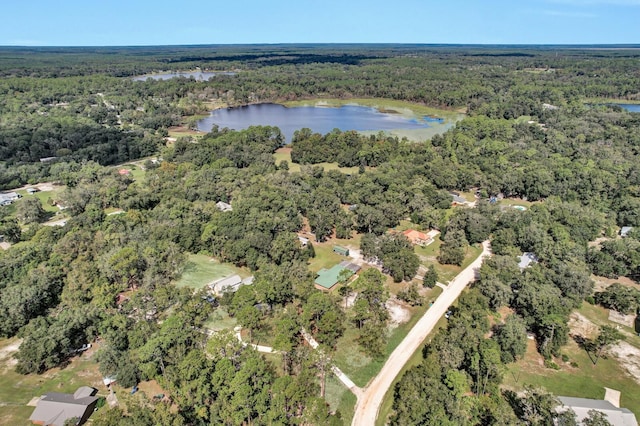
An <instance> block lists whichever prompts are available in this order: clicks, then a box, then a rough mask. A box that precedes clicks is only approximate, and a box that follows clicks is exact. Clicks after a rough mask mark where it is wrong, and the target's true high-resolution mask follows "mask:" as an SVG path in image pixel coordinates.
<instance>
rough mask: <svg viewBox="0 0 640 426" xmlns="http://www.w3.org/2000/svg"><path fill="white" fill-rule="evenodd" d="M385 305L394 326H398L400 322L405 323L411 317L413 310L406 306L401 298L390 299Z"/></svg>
mask: <svg viewBox="0 0 640 426" xmlns="http://www.w3.org/2000/svg"><path fill="white" fill-rule="evenodd" d="M385 306H386V308H387V311H388V312H389V316H390V317H391V318H390V322H391V325H392V327H393V326H396V327H397V326H398V325H399V324H404V323H405V322H407V321H409V320H410V319H411V312H410V311H409V309H407V308H406V307H404V306H403V305H402V302H400V301H399V300H397V299H389V300H387V303H385Z"/></svg>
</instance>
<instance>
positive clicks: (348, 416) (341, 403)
mask: <svg viewBox="0 0 640 426" xmlns="http://www.w3.org/2000/svg"><path fill="white" fill-rule="evenodd" d="M325 400H326V401H327V404H329V407H330V408H331V411H333V412H336V411H340V415H341V417H342V424H343V425H348V424H351V420H352V419H353V413H354V411H353V410H354V408H355V405H356V396H355V395H354V394H352V393H351V391H350V390H348V389H347V388H346V387H344V385H343V384H342V383H341V382H340V381H339V380H338V379H337V378H336V376H334V375H333V374H328V375H327V382H326V389H325Z"/></svg>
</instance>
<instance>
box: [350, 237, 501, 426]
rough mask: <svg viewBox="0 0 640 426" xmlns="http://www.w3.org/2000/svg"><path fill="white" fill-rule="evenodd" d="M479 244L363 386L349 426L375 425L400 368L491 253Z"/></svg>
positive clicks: (487, 243)
mask: <svg viewBox="0 0 640 426" xmlns="http://www.w3.org/2000/svg"><path fill="white" fill-rule="evenodd" d="M482 247H483V250H482V254H481V255H480V256H479V257H478V258H477V259H476V260H475V261H474V262H473V263H472V264H471V265H469V266H468V267H466V268H465V269H463V270H462V271H461V272H460V273H459V274H458V276H456V277H455V278H454V279H453V281H451V282H450V283H449V285H448V286H447V288H445V289H444V291H443V292H442V294H441V295H440V296H439V297H438V298H437V299H436V301H435V302H434V303H433V306H431V307H430V308H429V309H428V310H427V312H426V313H425V314H424V315H423V317H422V318H420V320H419V321H418V322H417V323H416V325H415V326H414V327H413V328H412V329H411V331H410V332H409V334H407V336H406V337H405V338H404V340H403V341H402V342H400V344H399V345H398V347H397V348H396V349H395V350H394V351H393V352H392V353H391V355H390V356H389V359H388V360H387V362H386V363H385V364H384V366H383V367H382V370H380V373H378V375H377V376H376V377H375V378H374V379H373V380H372V381H371V382H370V383H369V385H368V386H367V387H366V388H365V389H364V392H363V393H362V394H361V396H360V397H359V398H358V402H357V403H356V408H355V415H354V417H353V422H352V423H351V424H352V426H372V425H374V424H375V421H376V417H377V416H378V410H379V409H380V405H381V404H382V400H383V398H384V396H385V394H386V393H387V391H388V390H389V388H390V387H391V384H392V383H393V381H394V380H395V378H396V377H397V376H398V374H399V373H400V370H401V369H402V367H403V366H404V365H405V364H406V363H407V361H408V360H409V358H411V356H412V355H413V353H414V352H415V351H416V350H417V349H418V347H419V346H420V345H421V344H422V342H423V341H424V340H425V339H426V338H427V336H428V335H429V333H431V330H433V328H434V327H435V325H436V323H437V322H438V320H439V319H440V318H441V317H442V316H443V315H444V314H445V312H446V311H447V309H448V308H449V306H451V305H452V304H453V302H454V301H455V300H456V299H457V298H458V297H459V296H460V293H462V290H464V288H465V287H466V286H467V284H469V283H470V282H471V281H474V280H475V273H476V269H477V268H479V267H480V265H482V261H483V258H484V257H485V256H490V255H491V251H490V246H489V242H488V241H485V242H484V243H482Z"/></svg>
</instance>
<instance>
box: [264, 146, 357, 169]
mask: <svg viewBox="0 0 640 426" xmlns="http://www.w3.org/2000/svg"><path fill="white" fill-rule="evenodd" d="M273 159H274V161H275V163H276V165H279V164H280V162H282V161H286V162H287V163H289V171H290V172H293V173H298V172H300V171H301V170H302V166H301V165H300V164H297V163H294V162H292V161H291V148H289V147H284V148H279V149H278V150H276V152H275V153H274V154H273ZM310 166H314V167H315V166H320V167H322V168H323V169H324V171H325V172H328V171H329V170H339V171H340V172H342V173H345V174H350V175H353V174H357V173H358V170H359V168H358V167H357V166H354V167H340V166H338V163H318V164H310ZM367 169H369V167H367Z"/></svg>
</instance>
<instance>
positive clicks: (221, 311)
mask: <svg viewBox="0 0 640 426" xmlns="http://www.w3.org/2000/svg"><path fill="white" fill-rule="evenodd" d="M236 325H238V321H236V319H235V318H231V317H230V316H229V314H228V313H227V310H226V309H225V308H223V307H222V306H218V307H217V308H216V309H215V310H214V311H213V313H212V314H211V315H210V316H209V319H208V320H207V322H205V323H204V326H205V327H206V328H207V329H209V330H214V331H221V330H233V328H234V327H235V326H236Z"/></svg>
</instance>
